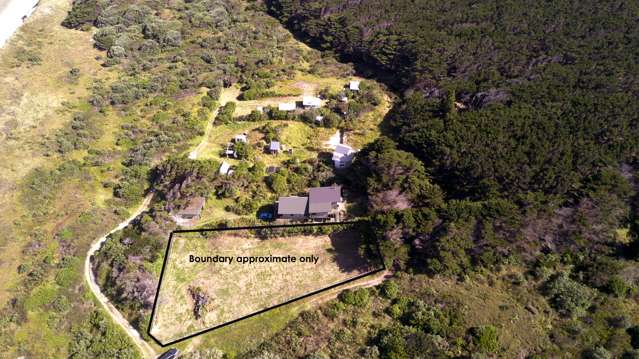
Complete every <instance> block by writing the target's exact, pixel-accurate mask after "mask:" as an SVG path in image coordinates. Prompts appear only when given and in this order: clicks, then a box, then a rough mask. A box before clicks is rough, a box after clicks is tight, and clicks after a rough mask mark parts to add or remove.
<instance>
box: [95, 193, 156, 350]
mask: <svg viewBox="0 0 639 359" xmlns="http://www.w3.org/2000/svg"><path fill="white" fill-rule="evenodd" d="M152 198H153V194H152V193H151V194H149V195H147V196H146V197H145V198H144V201H143V202H142V204H141V205H140V206H139V207H138V208H137V209H136V210H135V211H134V212H133V213H131V216H129V218H127V219H125V220H124V221H122V222H121V223H120V224H118V226H117V227H115V228H113V229H112V230H111V231H110V232H109V233H107V234H105V235H104V236H102V237H100V238H98V239H96V240H95V241H94V242H93V243H91V248H89V252H88V253H87V257H86V259H85V261H84V278H86V280H87V284H88V285H89V289H91V292H93V294H94V295H95V297H96V298H97V299H98V301H99V302H100V304H102V307H104V309H105V310H106V311H107V312H108V313H109V315H111V318H113V320H114V321H115V322H116V323H117V324H118V325H119V326H120V327H122V329H123V330H124V331H125V332H126V333H127V334H128V335H129V337H130V338H131V340H133V342H134V343H135V345H136V346H137V347H138V348H139V350H140V352H141V353H142V356H143V357H144V358H155V357H157V353H156V352H155V350H153V348H152V347H151V346H150V345H149V343H147V342H146V341H144V339H142V337H141V336H140V333H138V331H137V330H135V328H133V327H132V326H131V324H129V322H128V321H127V320H126V319H125V318H124V316H122V313H120V311H118V310H117V308H116V307H115V306H114V305H113V304H111V301H109V299H108V298H107V297H106V296H105V295H104V294H103V293H102V291H100V286H98V283H97V282H96V281H95V276H94V275H93V271H92V270H91V257H93V255H94V254H95V252H97V251H98V250H99V249H100V247H101V246H102V244H103V243H104V242H105V241H106V240H107V238H108V237H109V236H110V235H111V234H113V233H115V232H117V231H119V230H122V229H124V227H126V226H128V225H129V223H131V221H133V220H134V219H135V218H136V217H137V216H139V215H140V214H141V213H142V212H144V211H146V210H147V209H148V208H149V204H150V203H151V199H152Z"/></svg>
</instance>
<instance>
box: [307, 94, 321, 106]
mask: <svg viewBox="0 0 639 359" xmlns="http://www.w3.org/2000/svg"><path fill="white" fill-rule="evenodd" d="M321 105H322V100H320V98H319V97H315V96H304V97H302V106H304V107H305V108H319V107H320V106H321Z"/></svg>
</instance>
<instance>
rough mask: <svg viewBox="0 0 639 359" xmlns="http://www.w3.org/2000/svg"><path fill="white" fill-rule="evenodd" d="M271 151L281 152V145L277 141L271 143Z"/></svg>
mask: <svg viewBox="0 0 639 359" xmlns="http://www.w3.org/2000/svg"><path fill="white" fill-rule="evenodd" d="M269 149H270V150H271V151H276V150H277V151H279V150H280V143H279V142H277V141H271V145H270V146H269Z"/></svg>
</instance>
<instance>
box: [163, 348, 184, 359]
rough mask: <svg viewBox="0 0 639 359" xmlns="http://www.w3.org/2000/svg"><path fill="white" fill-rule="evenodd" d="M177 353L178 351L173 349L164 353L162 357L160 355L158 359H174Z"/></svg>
mask: <svg viewBox="0 0 639 359" xmlns="http://www.w3.org/2000/svg"><path fill="white" fill-rule="evenodd" d="M179 353H180V351H179V350H177V349H175V348H173V349H169V350H167V351H166V352H164V353H163V354H162V355H160V356H159V357H158V359H176V358H177V357H178V354H179Z"/></svg>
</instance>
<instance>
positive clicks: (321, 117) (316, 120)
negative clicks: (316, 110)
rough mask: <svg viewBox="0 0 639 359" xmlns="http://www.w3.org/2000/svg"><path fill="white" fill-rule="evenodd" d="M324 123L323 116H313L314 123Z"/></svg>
mask: <svg viewBox="0 0 639 359" xmlns="http://www.w3.org/2000/svg"><path fill="white" fill-rule="evenodd" d="M322 121H324V116H315V122H318V123H319V122H322Z"/></svg>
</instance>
